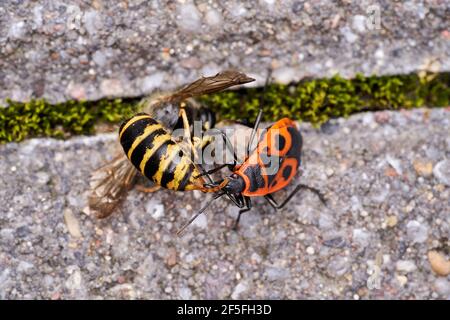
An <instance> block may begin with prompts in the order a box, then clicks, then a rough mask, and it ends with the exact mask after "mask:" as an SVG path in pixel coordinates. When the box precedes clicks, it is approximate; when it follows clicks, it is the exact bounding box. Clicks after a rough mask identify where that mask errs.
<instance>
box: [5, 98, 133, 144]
mask: <svg viewBox="0 0 450 320" xmlns="http://www.w3.org/2000/svg"><path fill="white" fill-rule="evenodd" d="M136 102H137V101H136V100H130V99H129V100H121V99H115V100H106V99H105V100H100V101H89V102H86V101H73V100H72V101H67V102H64V103H58V104H49V103H47V102H45V101H43V100H33V101H30V102H27V103H21V102H14V101H7V103H8V107H6V108H1V109H0V142H10V141H21V140H23V139H25V138H30V137H35V136H48V137H56V138H64V137H67V136H70V135H73V134H91V133H93V131H94V125H95V124H96V123H97V122H98V121H101V122H107V123H117V122H120V121H121V120H123V119H124V118H125V117H127V116H131V115H132V114H133V112H134V111H135V106H136Z"/></svg>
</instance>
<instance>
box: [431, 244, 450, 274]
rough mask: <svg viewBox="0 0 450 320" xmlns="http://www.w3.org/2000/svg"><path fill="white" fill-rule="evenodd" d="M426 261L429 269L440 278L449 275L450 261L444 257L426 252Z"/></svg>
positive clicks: (434, 252)
mask: <svg viewBox="0 0 450 320" xmlns="http://www.w3.org/2000/svg"><path fill="white" fill-rule="evenodd" d="M428 261H429V262H430V265H431V269H433V271H434V272H435V273H436V274H437V275H439V276H442V277H445V276H448V275H449V274H450V261H449V260H448V259H446V258H445V257H444V255H443V254H442V253H440V252H438V251H434V250H433V251H429V252H428Z"/></svg>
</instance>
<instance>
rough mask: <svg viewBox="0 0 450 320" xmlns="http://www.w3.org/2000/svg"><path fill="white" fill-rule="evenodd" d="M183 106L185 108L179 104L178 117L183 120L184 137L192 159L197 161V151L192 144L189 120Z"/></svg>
mask: <svg viewBox="0 0 450 320" xmlns="http://www.w3.org/2000/svg"><path fill="white" fill-rule="evenodd" d="M184 106H185V105H184V104H181V107H180V114H179V116H180V117H181V119H182V120H183V129H184V137H185V139H186V140H187V141H188V144H189V146H190V148H191V150H192V154H193V155H194V159H195V160H196V161H197V160H198V153H197V150H196V149H195V146H194V144H193V143H192V137H191V130H190V125H189V120H188V117H187V113H186V109H185V108H184Z"/></svg>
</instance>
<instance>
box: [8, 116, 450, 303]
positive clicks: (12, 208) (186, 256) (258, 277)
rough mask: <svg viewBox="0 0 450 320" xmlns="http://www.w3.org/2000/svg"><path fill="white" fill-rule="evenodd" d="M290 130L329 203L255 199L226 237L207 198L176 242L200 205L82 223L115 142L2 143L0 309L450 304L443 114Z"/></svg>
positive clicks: (173, 204) (165, 199) (178, 202)
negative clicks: (92, 182)
mask: <svg viewBox="0 0 450 320" xmlns="http://www.w3.org/2000/svg"><path fill="white" fill-rule="evenodd" d="M301 128H302V132H303V136H304V139H305V145H304V158H303V160H304V174H303V176H302V177H300V178H298V181H301V182H303V183H306V184H308V185H311V186H314V187H316V188H319V189H320V190H322V191H323V192H324V193H325V195H326V197H327V199H328V203H327V206H324V205H323V204H322V203H321V202H320V201H319V200H318V199H317V197H316V196H315V195H313V194H311V193H308V192H306V191H305V192H303V193H301V194H299V195H298V196H296V197H295V198H294V199H293V200H292V201H291V202H290V203H289V204H288V205H287V206H286V207H285V208H284V209H283V210H281V211H279V212H274V211H273V210H272V209H271V208H270V207H269V206H268V205H267V204H266V203H265V202H264V201H263V200H261V199H257V200H256V201H255V202H254V208H253V209H252V211H251V212H249V213H247V214H245V215H244V216H243V217H242V221H241V225H240V229H239V230H238V231H237V232H236V231H233V230H231V229H230V226H231V225H232V222H233V218H234V217H235V215H236V214H237V208H236V207H234V206H233V205H231V204H230V203H229V202H228V201H227V200H225V199H223V200H218V201H216V202H215V203H214V205H213V206H212V207H211V208H210V209H209V210H208V213H207V215H206V216H201V217H200V218H199V219H198V220H197V221H196V222H195V224H194V225H193V226H191V228H190V229H189V230H188V232H187V233H186V235H185V236H184V237H183V238H181V239H179V238H177V237H176V236H175V235H174V233H175V232H176V230H177V229H178V228H179V227H180V226H181V225H182V224H183V223H184V222H185V221H186V220H187V219H188V217H190V216H191V215H192V214H193V213H194V212H195V211H196V210H198V209H199V208H200V207H201V205H202V203H203V202H204V201H205V199H207V196H205V195H204V194H201V193H197V192H194V193H192V192H184V193H182V192H179V193H175V192H171V191H167V190H164V191H158V192H156V193H154V194H143V193H141V192H138V191H136V190H132V191H131V192H130V193H129V195H128V197H127V199H126V201H125V203H124V204H123V206H122V208H121V209H120V210H118V211H117V212H116V213H115V214H113V215H112V216H111V217H110V218H108V219H106V220H102V221H98V220H96V219H95V218H94V217H93V216H92V215H91V214H89V211H88V210H87V196H88V195H89V182H88V180H89V176H90V173H91V172H92V170H93V169H94V168H96V167H98V166H99V165H101V164H102V163H104V161H105V160H106V159H108V158H110V157H111V156H112V154H111V152H112V150H113V149H114V147H115V146H116V144H117V142H116V140H115V139H116V134H115V133H114V134H103V135H98V136H93V137H75V138H72V139H69V140H67V141H60V140H53V139H32V140H28V141H25V142H22V143H19V144H17V143H10V144H7V145H1V146H0V171H1V172H2V174H1V176H0V184H1V185H2V187H1V188H0V203H1V204H2V206H1V207H0V298H1V299H24V298H40V299H42V298H44V299H68V298H75V299H86V298H91V299H106V298H113V299H116V298H127V299H128V298H145V299H166V298H193V299H212V298H218V299H230V298H232V299H236V298H244V299H246V298H255V299H256V298H268V299H278V298H306V299H312V298H319V299H322V298H324V299H382V298H386V299H394V298H395V299H449V298H450V277H449V275H448V272H449V269H450V267H449V264H450V262H449V261H448V248H449V238H450V237H449V236H450V205H449V198H450V197H449V196H450V134H449V133H450V111H449V110H448V108H447V109H432V110H426V109H419V110H415V111H400V112H379V113H365V114H359V115H355V116H352V117H350V118H349V119H338V120H334V121H332V122H331V123H330V124H328V125H327V126H325V127H323V128H322V130H318V129H313V128H312V127H310V126H309V125H308V124H302V125H301ZM284 195H285V193H283V192H281V193H280V194H277V195H276V197H277V198H278V199H280V198H282V197H283V196H284ZM431 251H433V252H434V253H430V252H431ZM446 255H447V256H446ZM430 259H431V261H430Z"/></svg>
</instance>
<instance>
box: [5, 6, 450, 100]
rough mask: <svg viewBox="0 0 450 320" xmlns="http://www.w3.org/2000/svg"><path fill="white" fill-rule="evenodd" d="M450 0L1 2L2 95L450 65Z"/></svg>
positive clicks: (122, 90) (126, 92)
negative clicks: (234, 73)
mask: <svg viewBox="0 0 450 320" xmlns="http://www.w3.org/2000/svg"><path fill="white" fill-rule="evenodd" d="M449 11H450V2H449V1H423V0H422V1H391V0H380V1H374V2H370V1H369V2H368V1H329V0H320V1H297V0H283V1H273V0H260V1H248V0H247V1H234V0H233V1H225V2H219V1H207V0H196V1H190V0H187V1H184V0H183V1H182V0H179V1H169V0H164V1H143V0H127V1H115V0H94V1H92V2H83V1H77V0H69V1H67V0H41V1H17V0H6V1H5V0H3V1H1V2H0V105H1V104H2V103H1V101H2V100H4V99H6V98H11V99H13V100H20V101H26V100H29V99H30V98H45V99H47V100H49V101H50V102H59V101H65V100H68V99H87V100H95V99H99V98H103V97H113V96H118V97H125V96H140V95H144V94H149V93H151V92H152V91H153V90H155V89H164V90H165V89H173V88H175V87H178V86H180V85H184V84H186V83H188V82H190V81H192V80H194V79H197V78H198V77H199V75H201V74H203V75H205V76H210V75H213V74H215V73H216V72H218V71H221V70H224V69H228V68H237V69H239V70H241V71H243V72H245V73H247V74H249V75H250V76H252V77H254V78H256V79H259V81H258V82H257V83H255V84H254V85H262V84H263V82H264V79H265V78H266V74H267V70H269V68H272V69H273V70H274V72H273V76H274V78H275V81H277V82H289V81H298V80H300V79H303V78H307V77H313V78H318V77H328V76H332V75H334V74H336V73H339V74H340V75H341V76H344V77H353V76H354V75H355V74H356V73H358V72H360V73H363V74H365V75H372V74H378V75H382V74H405V73H409V72H415V71H420V70H423V69H426V70H430V71H434V72H436V71H450V58H449V54H448V52H450V19H448V16H449Z"/></svg>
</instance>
